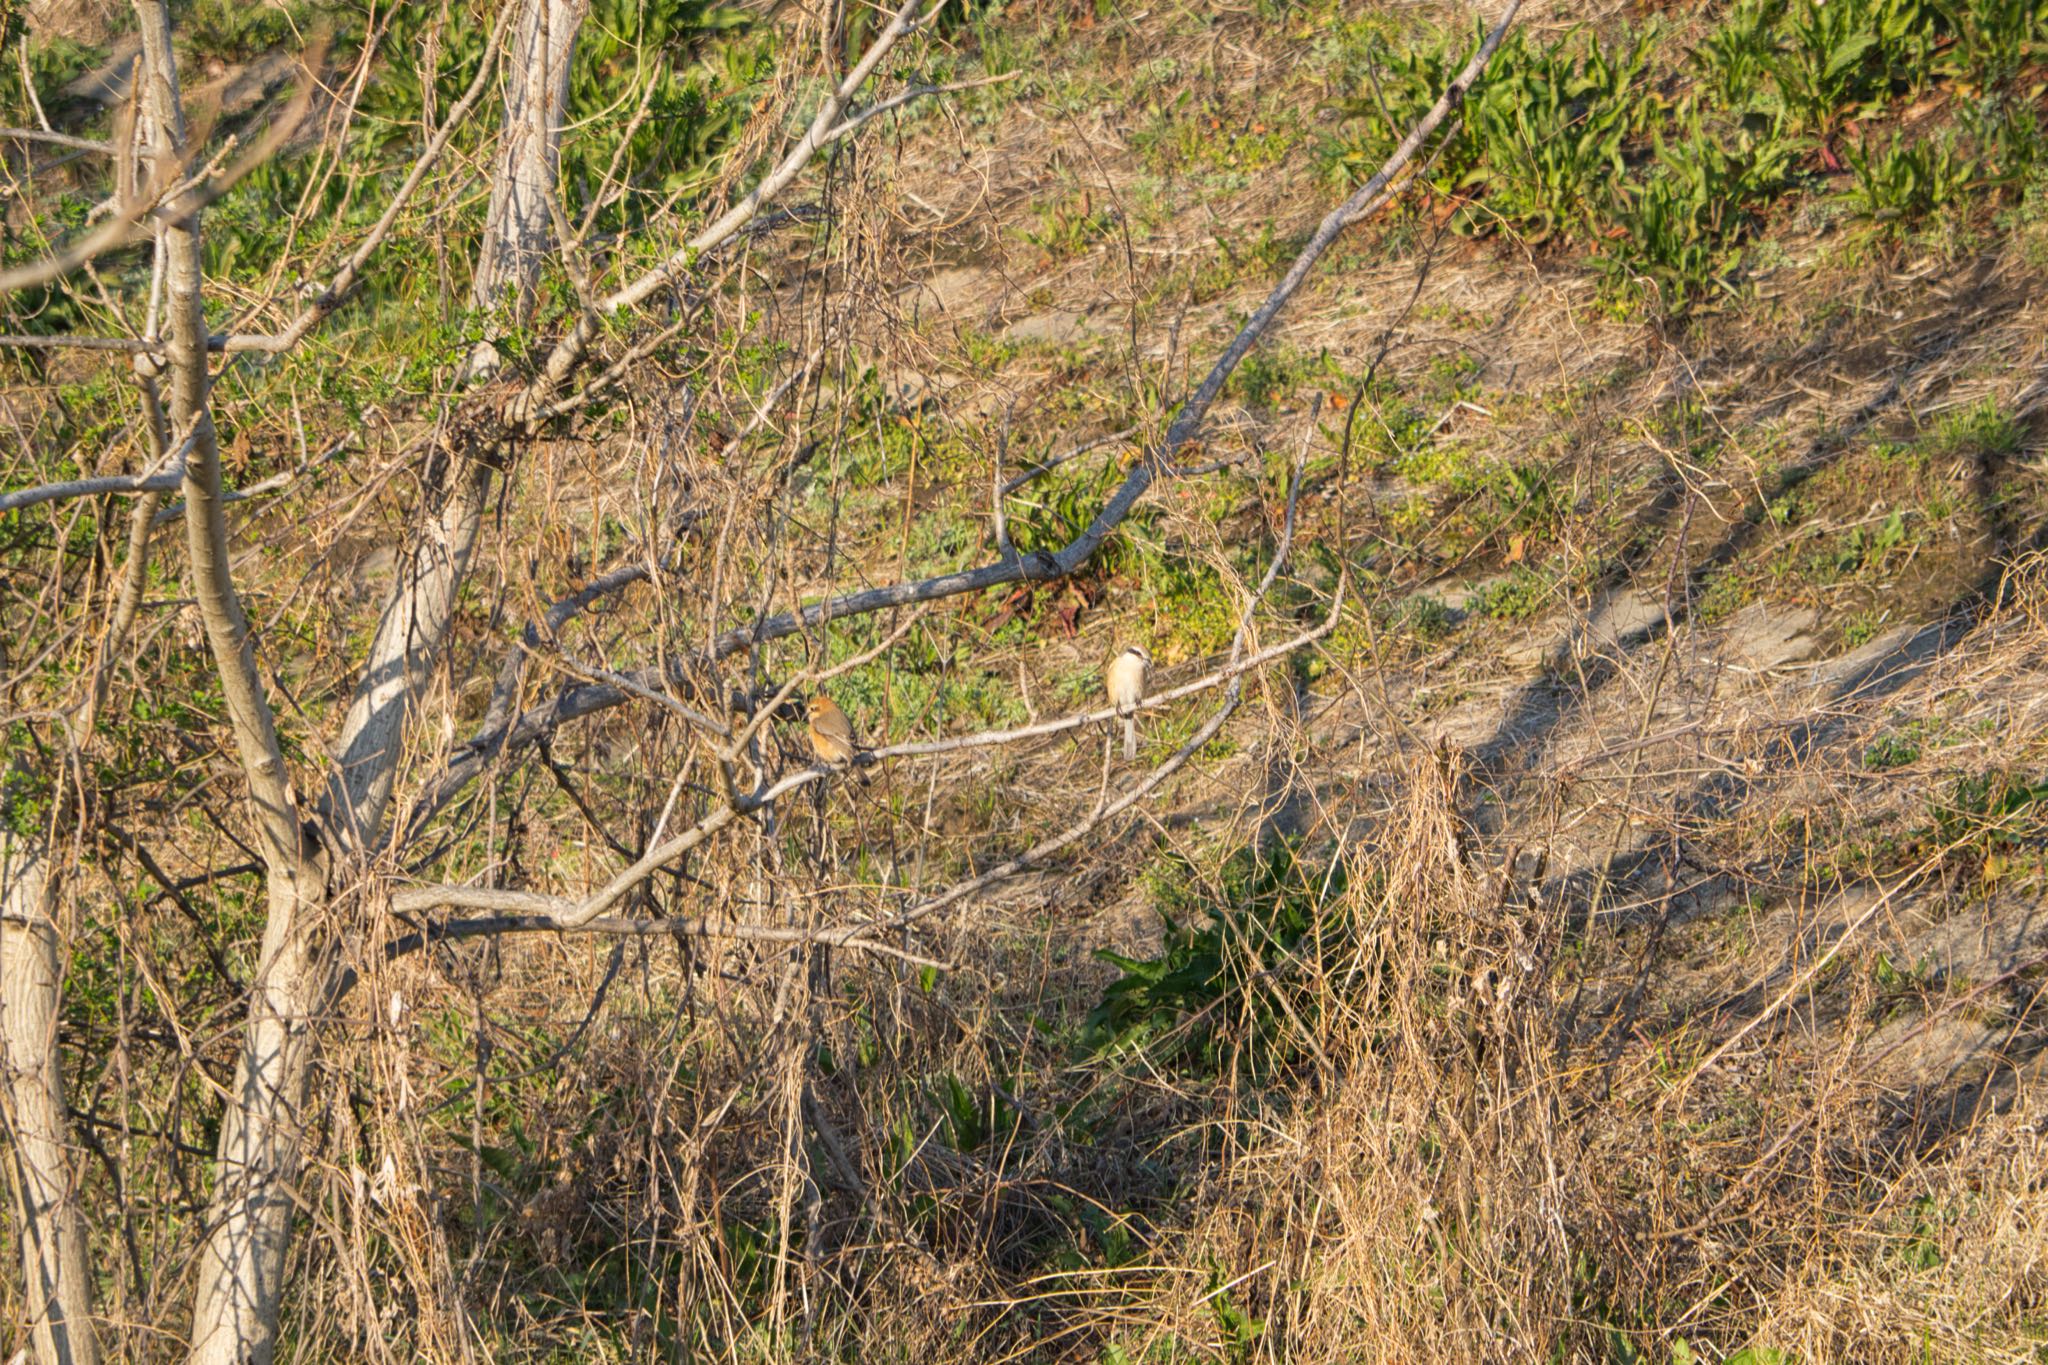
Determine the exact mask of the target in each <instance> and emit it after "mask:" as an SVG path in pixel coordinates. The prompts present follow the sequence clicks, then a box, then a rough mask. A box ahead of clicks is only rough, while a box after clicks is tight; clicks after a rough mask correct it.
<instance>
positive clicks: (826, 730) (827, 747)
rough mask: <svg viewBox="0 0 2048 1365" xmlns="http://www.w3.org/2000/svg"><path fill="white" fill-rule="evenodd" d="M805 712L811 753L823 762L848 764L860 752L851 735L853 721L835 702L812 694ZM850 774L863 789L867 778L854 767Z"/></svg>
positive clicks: (858, 742) (806, 704) (858, 743)
mask: <svg viewBox="0 0 2048 1365" xmlns="http://www.w3.org/2000/svg"><path fill="white" fill-rule="evenodd" d="M805 709H806V710H807V712H808V718H809V720H810V729H811V752H812V753H814V754H816V755H817V756H818V758H819V759H820V760H821V761H823V762H826V763H851V762H853V760H854V756H855V755H857V754H858V753H860V740H859V739H857V738H856V737H855V736H854V733H853V722H852V721H850V720H848V719H847V718H846V713H845V712H844V711H842V710H840V709H839V703H838V702H836V701H833V700H832V699H831V698H830V697H828V696H826V695H825V694H824V693H823V692H818V693H814V694H813V695H812V697H811V699H810V701H808V702H807V703H805ZM853 775H854V776H855V777H857V778H859V779H860V782H861V785H862V786H866V785H867V781H868V775H867V774H866V773H864V772H862V771H860V770H859V769H858V768H856V769H854V771H853Z"/></svg>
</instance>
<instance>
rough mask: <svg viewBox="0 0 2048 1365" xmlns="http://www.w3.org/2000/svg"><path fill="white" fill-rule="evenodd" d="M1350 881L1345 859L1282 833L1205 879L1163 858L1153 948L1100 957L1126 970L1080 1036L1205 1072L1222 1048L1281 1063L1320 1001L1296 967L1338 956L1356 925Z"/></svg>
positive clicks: (1097, 1045)
mask: <svg viewBox="0 0 2048 1365" xmlns="http://www.w3.org/2000/svg"><path fill="white" fill-rule="evenodd" d="M1348 880H1349V869H1348V868H1347V866H1346V865H1345V864H1344V863H1342V862H1337V863H1331V864H1328V865H1326V866H1325V865H1317V864H1315V863H1312V862H1310V861H1309V860H1308V859H1307V858H1305V857H1304V856H1303V853H1302V850H1301V849H1300V848H1299V847H1298V846H1297V845H1296V844H1295V843H1294V842H1292V841H1289V840H1276V841H1274V842H1273V843H1272V844H1270V845H1269V846H1268V847H1266V848H1265V849H1263V850H1261V849H1258V848H1253V847H1246V848H1242V849H1239V850H1238V851H1236V852H1235V853H1233V854H1231V855H1230V857H1228V858H1227V859H1225V860H1224V861H1223V862H1222V864H1221V866H1220V868H1218V869H1216V870H1215V871H1214V872H1213V873H1211V874H1208V875H1205V874H1204V873H1203V872H1202V871H1201V870H1200V869H1199V868H1198V867H1197V866H1196V864H1195V863H1194V862H1193V861H1191V860H1189V859H1186V858H1176V859H1173V860H1171V861H1169V862H1168V863H1167V864H1166V865H1165V866H1164V867H1163V868H1162V869H1161V870H1160V871H1159V872H1158V873H1156V874H1155V875H1154V877H1153V878H1152V889H1153V900H1154V904H1155V905H1156V906H1157V907H1158V910H1159V915H1160V918H1161V919H1163V920H1164V921H1165V924H1166V935H1165V940H1164V943H1163V944H1162V946H1161V949H1160V952H1159V955H1158V956H1156V957H1152V958H1145V959H1140V958H1132V957H1126V956H1124V955H1122V954H1120V953H1114V952H1111V951H1109V950H1108V949H1103V950H1101V951H1100V952H1099V953H1098V954H1097V956H1099V957H1101V958H1102V960H1104V961H1105V962H1109V963H1111V964H1112V965H1114V966H1115V967H1117V968H1118V969H1119V970H1120V971H1121V972H1122V973H1123V974H1122V976H1121V977H1120V978H1118V979H1117V980H1116V981H1115V982H1113V983H1112V984H1111V985H1110V986H1109V987H1108V989H1107V990H1105V991H1104V992H1103V996H1102V1002H1101V1003H1100V1004H1099V1005H1097V1006H1096V1008H1095V1010H1094V1011H1093V1012H1092V1013H1091V1014H1090V1015H1089V1016H1088V1022H1087V1026H1086V1030H1085V1033H1084V1042H1085V1044H1086V1045H1087V1046H1088V1047H1089V1048H1090V1050H1092V1051H1093V1052H1095V1053H1096V1054H1097V1055H1103V1054H1113V1053H1121V1052H1125V1051H1129V1050H1132V1049H1137V1048H1143V1049H1144V1050H1145V1052H1146V1056H1147V1058H1148V1060H1149V1061H1150V1062H1151V1063H1152V1064H1155V1065H1160V1066H1174V1065H1179V1066H1186V1067H1192V1068H1195V1069H1197V1070H1204V1071H1208V1072H1211V1073H1213V1072H1215V1071H1217V1070H1218V1069H1219V1068H1220V1066H1221V1065H1222V1058H1223V1054H1226V1053H1237V1054H1241V1055H1242V1056H1243V1058H1244V1059H1245V1061H1246V1062H1248V1063H1249V1064H1250V1065H1251V1066H1252V1067H1253V1069H1254V1070H1255V1071H1259V1072H1267V1071H1270V1070H1271V1069H1272V1068H1273V1067H1275V1066H1279V1065H1283V1064H1285V1063H1286V1062H1287V1061H1289V1060H1290V1059H1291V1058H1292V1057H1293V1056H1294V1054H1295V1049H1296V1046H1297V1043H1296V1039H1297V1037H1298V1026H1297V1023H1296V1022H1295V1021H1299V1020H1301V1019H1303V1018H1304V1017H1306V1016H1307V1015H1312V1014H1314V1013H1315V1012H1316V1011H1317V1010H1319V1009H1321V1008H1322V1007H1323V1006H1322V1004H1321V1003H1320V1001H1321V999H1322V997H1321V996H1320V994H1319V993H1318V992H1317V991H1315V990H1314V989H1312V988H1310V987H1308V986H1307V985H1305V984H1304V982H1303V980H1302V979H1301V977H1300V976H1298V975H1297V974H1296V969H1297V968H1299V967H1300V966H1301V964H1302V963H1303V962H1306V961H1329V960H1332V959H1334V958H1336V957H1337V955H1338V954H1339V953H1340V952H1341V951H1342V950H1343V948H1344V946H1345V945H1346V944H1347V943H1349V942H1352V941H1353V940H1354V939H1355V937H1356V935H1357V933H1358V930H1359V925H1358V923H1357V921H1356V917H1355V915H1354V913H1353V907H1354V905H1355V904H1356V898H1355V897H1352V896H1347V895H1346V888H1347V885H1348Z"/></svg>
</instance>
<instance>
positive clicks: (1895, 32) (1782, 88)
mask: <svg viewBox="0 0 2048 1365" xmlns="http://www.w3.org/2000/svg"><path fill="white" fill-rule="evenodd" d="M1758 2H1759V3H1760V4H1761V5H1763V6H1765V7H1766V9H1767V10H1770V9H1776V10H1780V12H1781V17H1780V18H1779V20H1778V22H1777V25H1776V29H1777V38H1778V41H1777V42H1776V43H1775V44H1774V45H1772V46H1771V47H1770V48H1768V49H1767V50H1765V51H1764V52H1762V53H1761V54H1760V58H1761V62H1762V66H1763V69H1764V71H1765V72H1766V73H1767V74H1768V75H1769V77H1770V79H1771V83H1772V85H1774V86H1775V87H1776V91H1777V96H1778V100H1779V104H1780V108H1781V109H1782V111H1783V113H1784V116H1785V118H1786V119H1787V121H1788V122H1789V123H1790V125H1791V126H1792V127H1793V128H1794V129H1796V130H1797V131H1800V132H1805V133H1809V134H1812V135H1813V136H1814V137H1816V138H1817V139H1819V141H1820V144H1821V146H1822V148H1823V151H1824V153H1825V149H1826V148H1828V146H1829V145H1830V143H1831V142H1832V140H1833V138H1834V136H1835V134H1836V133H1837V132H1838V131H1839V130H1840V127H1841V124H1842V121H1843V120H1844V119H1845V118H1847V117H1849V116H1851V115H1853V114H1855V113H1857V112H1859V111H1860V110H1862V109H1863V108H1864V107H1865V106H1867V105H1869V104H1871V103H1874V102H1881V101H1882V100H1883V99H1884V98H1886V97H1888V96H1889V95H1890V93H1891V87H1892V84H1893V82H1894V81H1895V80H1901V81H1904V82H1905V83H1910V84H1918V83H1919V82H1921V81H1923V80H1924V79H1925V78H1926V76H1927V74H1928V73H1929V72H1930V71H1931V70H1932V56H1933V52H1934V47H1935V43H1936V41H1937V39H1938V38H1939V36H1940V31H1941V27H1942V25H1941V15H1940V12H1939V11H1938V10H1937V9H1936V8H1935V6H1934V5H1933V4H1931V3H1929V2H1928V0H1793V3H1791V4H1789V5H1785V4H1783V0H1758Z"/></svg>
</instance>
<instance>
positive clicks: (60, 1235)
mask: <svg viewBox="0 0 2048 1365" xmlns="http://www.w3.org/2000/svg"><path fill="white" fill-rule="evenodd" d="M55 889H56V887H55V878H54V877H53V876H52V873H51V869H50V864H49V858H48V851H47V850H46V849H44V848H43V847H41V846H40V845H39V844H36V843H32V842H30V841H28V840H25V839H22V838H20V837H18V836H17V835H15V834H14V833H13V832H12V831H11V830H9V829H7V828H6V827H5V826H4V825H0V1045H4V1048H5V1051H4V1054H0V1080H4V1083H5V1084H4V1093H5V1097H6V1124H5V1131H6V1136H7V1139H8V1151H9V1154H10V1156H11V1158H12V1159H11V1160H10V1161H9V1162H8V1177H9V1182H10V1183H11V1184H12V1185H13V1187H14V1208H15V1212H16V1214H17V1215H18V1218H17V1221H16V1224H15V1226H16V1228H17V1235H18V1236H19V1238H20V1241H21V1271H22V1284H23V1289H24V1294H23V1301H24V1306H25V1307H26V1309H27V1310H28V1322H29V1338H28V1341H29V1347H30V1349H31V1350H32V1351H33V1352H34V1358H35V1359H36V1361H38V1362H39V1365H98V1361H99V1359H100V1347H99V1339H98V1337H97V1336H95V1335H94V1332H93V1325H92V1272H91V1266H90V1263H89V1261H88V1260H87V1256H86V1230H85V1215H84V1213H83V1211H82V1210H81V1209H80V1208H79V1205H78V1198H77V1186H76V1184H75V1181H74V1179H73V1174H72V1171H71V1167H70V1163H69V1161H68V1160H67V1154H68V1153H69V1152H70V1150H71V1140H70V1133H69V1128H68V1125H67V1124H66V1122H65V1108H64V1081H63V1075H62V1072H61V1069H60V1066H59V1058H58V1053H57V1001H58V992H59V986H60V983H61V982H62V980H63V953H62V944H61V942H60V939H59V935H58V931H57V920H56V915H55V909H54V908H55V899H56V898H55V895H54V892H55Z"/></svg>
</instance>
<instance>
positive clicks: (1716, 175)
mask: <svg viewBox="0 0 2048 1365" xmlns="http://www.w3.org/2000/svg"><path fill="white" fill-rule="evenodd" d="M1681 131H1682V133H1683V136H1681V137H1680V138H1678V139H1677V140H1675V141H1669V142H1667V141H1666V140H1665V139H1664V138H1663V137H1661V136H1660V137H1659V138H1658V139H1657V156H1656V170H1655V171H1654V172H1653V173H1652V174H1651V175H1650V177H1649V178H1648V179H1647V180H1645V181H1644V182H1642V183H1641V184H1640V185H1623V186H1621V187H1620V189H1619V192H1618V194H1617V203H1616V206H1615V211H1614V218H1615V222H1616V225H1617V226H1618V227H1619V229H1620V232H1619V235H1617V236H1616V237H1615V238H1613V239H1612V240H1611V241H1609V242H1607V243H1604V244H1603V246H1602V250H1601V252H1600V254H1599V255H1598V256H1596V257H1595V258H1594V265H1595V267H1596V268H1597V269H1598V270H1599V271H1600V273H1601V274H1602V275H1603V276H1605V278H1606V284H1607V287H1608V289H1609V290H1610V292H1614V293H1619V294H1625V295H1626V294H1634V295H1647V296H1650V297H1653V298H1654V299H1655V300H1656V301H1657V303H1658V305H1659V306H1660V307H1661V308H1662V309H1663V311H1664V312H1666V313H1667V314H1673V315H1676V314H1679V313H1683V312H1684V311H1686V309H1687V308H1688V307H1689V306H1690V305H1691V304H1692V303H1694V302H1695V301H1696V300H1697V299H1698V298H1699V297H1700V296H1701V295H1702V294H1703V293H1704V292H1705V291H1706V290H1707V289H1708V287H1709V286H1711V285H1714V284H1717V283H1721V282H1722V281H1723V279H1724V277H1725V276H1726V275H1728V274H1729V273H1730V272H1731V271H1732V270H1734V269H1735V267H1736V266H1737V265H1738V264H1739V262H1740V260H1741V251H1740V247H1739V242H1740V240H1741V237H1742V234H1743V233H1744V231H1745V230H1746V229H1747V228H1748V226H1749V224H1750V223H1751V222H1752V221H1753V218H1754V213H1755V208H1756V206H1757V205H1759V204H1761V203H1763V202H1765V201H1766V200H1768V199H1770V198H1771V197H1773V196H1775V195H1776V194H1778V193H1779V192H1780V191H1781V190H1783V188H1784V187H1785V185H1786V183H1787V181H1788V180H1789V178H1790V174H1791V168H1792V159H1793V156H1794V148H1793V146H1792V145H1791V144H1790V143H1788V142H1787V141H1785V140H1784V139H1782V138H1779V137H1777V136H1775V135H1772V134H1770V133H1751V132H1747V131H1737V132H1735V133H1733V134H1731V135H1729V136H1728V137H1726V138H1719V137H1714V136H1712V135H1711V134H1710V133H1709V132H1708V130H1707V129H1706V128H1705V127H1703V126H1702V120H1701V116H1700V112H1699V109H1698V106H1697V105H1694V106H1692V107H1691V108H1689V109H1688V110H1687V111H1686V113H1685V121H1684V123H1683V125H1682V128H1681Z"/></svg>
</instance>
